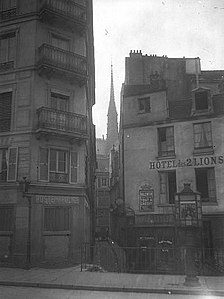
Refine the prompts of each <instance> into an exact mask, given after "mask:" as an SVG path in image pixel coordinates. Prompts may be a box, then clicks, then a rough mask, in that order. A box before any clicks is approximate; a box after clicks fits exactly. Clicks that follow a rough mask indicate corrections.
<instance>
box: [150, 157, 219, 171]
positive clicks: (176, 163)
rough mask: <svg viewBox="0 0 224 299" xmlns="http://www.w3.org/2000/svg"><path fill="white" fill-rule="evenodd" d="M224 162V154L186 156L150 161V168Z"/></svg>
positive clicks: (212, 164) (207, 164)
mask: <svg viewBox="0 0 224 299" xmlns="http://www.w3.org/2000/svg"><path fill="white" fill-rule="evenodd" d="M221 164H224V156H203V157H193V158H186V159H184V160H172V159H169V160H162V161H150V162H149V169H157V170H158V169H169V168H179V167H190V166H193V167H197V166H199V167H200V166H214V165H221Z"/></svg>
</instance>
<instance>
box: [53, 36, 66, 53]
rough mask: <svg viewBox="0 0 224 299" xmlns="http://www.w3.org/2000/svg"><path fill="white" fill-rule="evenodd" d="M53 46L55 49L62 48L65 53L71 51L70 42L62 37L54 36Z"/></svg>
mask: <svg viewBox="0 0 224 299" xmlns="http://www.w3.org/2000/svg"><path fill="white" fill-rule="evenodd" d="M51 44H52V46H53V47H56V48H60V49H62V50H65V51H69V40H67V39H65V38H63V37H60V36H58V35H55V34H52V36H51Z"/></svg>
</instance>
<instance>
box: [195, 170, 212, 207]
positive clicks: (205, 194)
mask: <svg viewBox="0 0 224 299" xmlns="http://www.w3.org/2000/svg"><path fill="white" fill-rule="evenodd" d="M195 176H196V187H197V191H198V192H200V193H201V199H202V201H215V200H216V188H215V171H214V168H196V169H195Z"/></svg>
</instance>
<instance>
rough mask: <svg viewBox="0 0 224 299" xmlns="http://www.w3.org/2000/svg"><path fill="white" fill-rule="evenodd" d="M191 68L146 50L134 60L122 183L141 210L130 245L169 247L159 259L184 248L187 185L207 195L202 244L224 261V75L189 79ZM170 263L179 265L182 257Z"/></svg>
mask: <svg viewBox="0 0 224 299" xmlns="http://www.w3.org/2000/svg"><path fill="white" fill-rule="evenodd" d="M160 62H164V64H162V63H160ZM190 62H191V61H190ZM196 63H198V62H196ZM161 65H162V66H163V67H164V68H165V71H163V69H162V68H161ZM188 66H189V65H188V61H187V59H185V58H181V59H172V58H171V59H169V58H167V57H156V56H147V55H145V56H143V55H142V54H141V52H138V53H136V52H135V53H133V52H132V53H130V57H128V58H126V80H125V83H124V84H123V87H122V97H121V142H120V145H121V149H122V150H121V154H120V156H121V175H120V179H121V182H122V184H121V185H122V188H123V201H124V207H125V208H124V209H127V207H128V208H129V209H131V210H132V211H133V215H132V216H131V215H129V216H131V217H126V218H127V221H126V227H125V231H126V237H125V238H126V246H137V247H138V246H139V247H142V246H146V247H149V248H153V247H154V248H161V250H158V252H157V253H158V254H161V257H157V258H158V260H164V256H163V255H164V252H169V248H170V249H173V248H175V247H177V246H181V244H179V243H178V240H177V234H176V226H175V214H174V208H175V194H176V193H177V192H181V190H182V189H183V188H184V184H185V183H188V184H190V186H191V189H192V190H193V191H194V192H199V193H200V194H201V201H202V222H203V225H202V237H201V239H200V240H199V242H198V246H202V247H203V248H204V249H205V251H206V252H207V253H208V254H209V255H210V256H212V257H214V256H215V257H217V256H219V255H220V256H221V255H222V252H223V247H224V235H223V229H224V189H223V183H222V182H223V179H224V156H223V153H224V141H223V140H224V139H223V130H224V127H223V125H224V94H223V91H222V90H221V89H220V86H221V82H222V80H223V74H224V71H216V74H215V76H214V72H211V74H210V73H209V72H208V71H206V72H203V71H200V70H198V71H197V72H195V73H194V72H192V73H190V72H189V73H188V72H187V70H188ZM135 69H136V70H137V74H138V76H135V72H134V70H135ZM139 69H140V70H139ZM143 69H144V71H143ZM130 70H131V71H130ZM174 70H175V71H174ZM178 70H179V71H178ZM169 71H170V73H169ZM154 72H157V75H156V77H157V80H155V76H153V73H154ZM144 74H145V77H144ZM147 74H148V75H147ZM150 74H151V77H150ZM209 75H210V76H209ZM150 78H151V79H150ZM136 80H137V82H136ZM175 84H176V86H177V93H175V88H174V86H175ZM173 95H175V96H173ZM124 212H125V211H124ZM126 214H128V213H126ZM127 216H128V215H127ZM128 219H129V220H128ZM120 241H122V240H120ZM164 247H165V250H164ZM172 252H173V251H172ZM169 257H170V258H171V260H170V261H168V258H169ZM168 258H166V262H167V263H168V264H172V259H174V258H175V257H174V256H172V255H169V254H168Z"/></svg>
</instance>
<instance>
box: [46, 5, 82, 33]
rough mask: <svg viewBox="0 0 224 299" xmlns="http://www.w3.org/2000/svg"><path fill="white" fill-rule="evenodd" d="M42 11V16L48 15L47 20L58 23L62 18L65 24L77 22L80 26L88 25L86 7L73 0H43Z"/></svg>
mask: <svg viewBox="0 0 224 299" xmlns="http://www.w3.org/2000/svg"><path fill="white" fill-rule="evenodd" d="M40 12H41V16H47V18H45V20H46V21H50V22H51V21H53V22H56V23H58V22H60V18H62V19H64V21H65V22H64V25H66V24H68V23H73V24H74V23H75V24H76V25H79V28H83V27H84V26H85V25H86V7H85V6H82V5H80V4H78V3H75V2H74V1H71V0H42V1H41V4H40ZM80 26H81V27H80ZM73 27H74V26H73Z"/></svg>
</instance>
